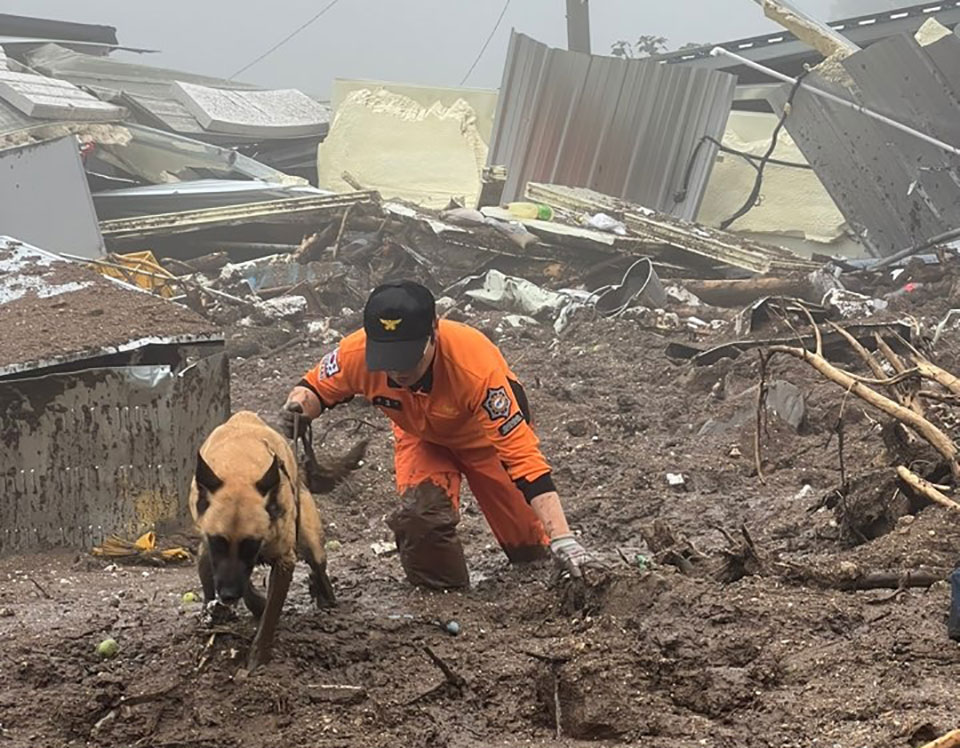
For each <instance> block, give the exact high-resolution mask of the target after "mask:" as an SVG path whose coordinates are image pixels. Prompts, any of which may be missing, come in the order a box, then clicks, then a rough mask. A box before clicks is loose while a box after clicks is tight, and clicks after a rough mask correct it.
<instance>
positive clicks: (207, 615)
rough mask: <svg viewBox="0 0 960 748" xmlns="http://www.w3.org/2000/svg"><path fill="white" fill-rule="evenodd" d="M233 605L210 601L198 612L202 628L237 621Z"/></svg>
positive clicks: (237, 617) (235, 609)
mask: <svg viewBox="0 0 960 748" xmlns="http://www.w3.org/2000/svg"><path fill="white" fill-rule="evenodd" d="M239 618H240V616H239V615H238V614H237V607H236V606H235V605H224V604H223V603H222V602H220V601H219V600H211V601H210V602H208V603H207V604H206V605H204V606H203V609H202V610H201V611H200V623H201V624H202V625H204V626H218V625H220V624H224V623H231V622H233V621H237V620H239Z"/></svg>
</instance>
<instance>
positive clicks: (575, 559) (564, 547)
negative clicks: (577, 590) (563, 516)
mask: <svg viewBox="0 0 960 748" xmlns="http://www.w3.org/2000/svg"><path fill="white" fill-rule="evenodd" d="M550 553H552V554H553V558H554V559H555V560H556V562H557V563H558V564H559V565H560V566H561V567H562V568H563V570H564V571H566V572H567V573H569V574H570V576H571V577H574V578H576V579H579V578H580V577H582V576H583V571H584V569H587V568H593V569H598V570H602V569H603V568H604V566H603V564H602V563H600V561H598V560H597V559H595V558H594V557H593V556H592V555H591V554H590V552H589V551H588V550H587V549H586V548H584V547H583V546H582V545H580V543H579V541H578V540H577V539H576V538H575V537H573V535H572V534H568V535H558V536H557V537H555V538H554V539H553V540H551V541H550Z"/></svg>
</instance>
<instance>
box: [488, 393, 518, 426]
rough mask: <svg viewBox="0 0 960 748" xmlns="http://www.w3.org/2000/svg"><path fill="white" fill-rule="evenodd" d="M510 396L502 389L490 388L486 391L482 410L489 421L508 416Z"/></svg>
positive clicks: (510, 403) (510, 404)
mask: <svg viewBox="0 0 960 748" xmlns="http://www.w3.org/2000/svg"><path fill="white" fill-rule="evenodd" d="M512 405H513V403H512V402H511V401H510V396H509V395H508V394H507V390H506V389H505V388H503V387H491V388H490V389H488V390H487V398H486V400H484V401H483V409H484V410H485V411H487V415H488V416H490V420H491V421H496V420H499V419H500V418H506V417H507V416H508V415H510V406H512Z"/></svg>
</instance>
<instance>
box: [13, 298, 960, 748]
mask: <svg viewBox="0 0 960 748" xmlns="http://www.w3.org/2000/svg"><path fill="white" fill-rule="evenodd" d="M938 311H939V310H938ZM493 322H494V323H495V322H496V320H495V319H494V320H493ZM477 324H478V325H479V324H480V322H479V321H478V322H477ZM492 334H496V333H495V332H494V333H492ZM956 340H957V334H956V333H950V334H948V336H947V337H946V338H945V339H944V340H943V341H941V344H940V346H939V347H940V348H942V349H943V350H944V356H945V360H947V361H948V362H949V363H950V365H952V364H953V363H954V361H953V360H952V359H954V358H955V356H953V354H952V351H953V350H954V349H953V348H952V347H951V346H953V345H954V344H955V343H956ZM279 342H283V341H278V343H276V344H279ZM498 342H499V344H500V345H501V347H502V348H503V349H504V351H505V352H506V354H507V356H508V359H509V360H510V361H511V362H512V363H513V365H514V368H515V370H516V371H517V373H518V374H519V375H520V376H521V378H522V379H523V380H524V381H525V383H526V385H527V387H528V392H529V395H530V400H531V404H532V406H533V409H534V416H535V419H536V422H537V425H538V430H539V433H540V435H541V438H542V440H543V442H544V448H545V451H546V454H547V455H548V458H549V459H550V460H551V462H552V463H553V465H554V467H555V474H556V478H557V483H558V486H559V488H560V492H561V495H562V496H563V498H564V501H565V504H566V506H567V508H568V515H569V517H570V520H571V524H572V525H573V526H574V527H575V528H576V529H577V530H578V531H582V534H583V539H584V542H585V543H586V544H587V545H588V546H589V547H591V548H593V549H595V550H596V551H598V552H599V554H600V555H601V556H602V557H603V559H604V560H605V561H606V562H607V563H608V564H609V565H610V567H611V573H610V575H609V577H608V578H606V579H605V580H601V581H599V582H598V584H596V586H593V587H590V588H587V589H583V588H578V587H574V586H571V585H570V584H569V583H567V582H563V581H559V582H557V581H556V580H554V579H553V578H552V574H551V571H552V570H551V569H550V567H549V565H540V566H533V567H514V568H511V567H509V566H508V565H507V564H506V562H505V559H504V557H503V555H502V553H501V552H500V551H499V549H498V548H497V547H495V545H494V544H493V538H492V536H491V534H490V532H489V530H488V529H487V528H486V526H485V524H484V520H483V518H482V516H481V515H480V514H479V513H478V511H477V509H476V507H475V504H473V502H472V500H471V499H470V498H469V497H466V498H465V501H464V513H463V521H462V523H461V531H462V535H463V538H464V542H465V545H466V548H467V553H468V559H469V563H470V565H471V573H472V576H473V579H474V582H475V584H474V588H473V589H472V590H471V591H469V592H465V593H449V594H430V593H423V592H420V591H417V590H413V589H411V588H410V587H409V586H408V585H407V584H406V582H405V581H404V579H403V575H402V571H401V569H400V566H399V563H398V561H397V559H396V557H395V556H389V555H387V556H378V555H375V554H374V552H373V550H372V549H371V546H372V545H373V544H375V543H378V542H380V541H384V540H389V532H388V531H387V529H386V526H385V524H384V522H383V516H384V514H385V513H386V512H387V511H388V509H389V508H390V507H391V506H392V504H393V502H394V501H395V499H394V494H393V485H392V460H391V445H390V441H389V437H388V432H387V431H386V428H385V427H386V420H385V419H384V418H383V417H381V416H380V415H379V414H378V413H377V412H376V411H374V410H373V409H372V408H370V407H368V406H366V405H364V404H363V403H361V402H359V401H358V400H355V401H354V402H352V403H350V404H348V405H345V406H341V407H340V408H338V409H336V410H335V411H333V412H331V413H329V414H326V415H325V416H324V417H323V419H322V420H321V421H319V422H318V423H317V427H316V431H315V441H320V440H321V438H322V440H323V445H322V446H321V447H320V449H321V450H324V449H330V450H331V451H332V452H336V453H339V452H343V451H345V450H346V448H347V447H349V446H350V445H351V444H352V443H353V442H354V441H356V440H357V439H358V438H359V437H361V436H362V437H369V438H370V439H371V444H370V448H369V451H368V455H367V459H366V463H365V465H364V467H362V468H361V469H360V470H358V471H356V472H354V473H352V474H351V475H350V477H349V479H348V481H347V482H346V483H345V484H343V485H341V486H339V487H338V488H337V489H336V490H335V491H334V492H333V493H332V494H330V495H328V496H324V497H321V498H320V504H321V507H322V510H323V511H324V516H325V518H326V520H327V522H328V525H329V528H328V538H330V539H334V540H337V541H339V543H340V544H341V545H340V547H339V548H338V549H336V550H333V551H331V553H330V571H331V576H332V578H333V582H334V585H335V587H336V589H337V592H338V595H339V598H340V605H339V607H337V608H336V609H334V610H332V611H322V612H321V611H316V610H314V609H312V608H311V607H310V604H309V598H308V595H307V590H306V579H305V577H306V572H305V569H304V568H299V569H298V573H297V577H296V579H295V582H294V587H293V589H292V592H291V596H290V598H289V599H288V603H287V606H286V608H285V611H284V616H283V619H282V622H281V627H280V631H279V634H278V641H277V647H276V652H275V659H274V661H273V662H272V663H271V664H270V665H268V666H267V667H265V668H263V669H261V670H259V671H257V672H254V673H252V674H249V675H248V674H246V673H245V672H244V671H242V665H243V662H244V656H245V653H246V650H247V646H248V642H249V638H250V637H251V636H252V632H253V625H252V622H251V620H250V618H249V615H248V614H247V613H246V612H245V611H241V619H240V621H239V622H236V623H232V624H228V625H226V626H225V627H223V628H222V629H219V630H218V633H216V635H215V636H213V635H212V634H211V632H210V631H209V630H206V629H204V628H203V627H201V625H200V623H199V621H198V608H199V606H198V605H196V604H189V603H183V602H182V601H181V596H182V595H183V593H184V592H186V591H188V590H194V591H199V590H198V584H197V580H196V571H195V569H194V568H193V567H192V566H187V567H180V568H164V569H156V568H143V567H130V566H127V567H121V568H120V569H118V570H105V569H104V568H103V567H104V564H102V563H100V562H97V561H94V560H93V559H91V558H90V557H88V556H86V555H81V556H77V555H76V554H69V553H60V554H52V555H49V554H48V555H38V556H30V557H16V558H8V559H3V560H2V561H0V635H2V636H3V642H4V646H3V648H2V650H0V746H4V745H9V746H11V747H13V746H17V747H19V746H24V747H26V746H31V747H33V746H51V747H53V746H102V747H103V748H112V747H117V748H120V747H121V746H122V747H123V748H130V747H131V746H151V747H152V748H166V747H170V748H172V747H173V746H185V747H189V748H197V747H199V748H206V747H208V746H209V747H210V748H213V747H214V746H218V747H219V746H264V747H270V746H277V747H278V748H279V747H280V746H283V747H284V748H289V747H292V746H380V745H383V746H387V745H390V746H397V745H411V746H414V745H415V746H420V745H424V746H469V747H472V748H479V747H480V746H513V745H521V744H523V745H546V744H551V745H553V744H557V745H587V744H596V742H597V741H599V742H600V743H601V744H609V745H615V744H631V745H644V746H649V747H650V748H668V747H669V748H693V747H694V746H697V747H700V746H712V747H716V748H744V747H747V748H753V747H756V748H788V747H791V746H795V747H796V748H800V747H803V748H809V747H810V746H838V747H841V748H859V747H860V746H864V747H867V746H869V747H870V748H913V747H914V746H918V745H921V744H922V743H924V742H925V741H928V740H931V739H932V738H934V737H936V736H937V735H939V734H941V733H943V732H946V731H947V730H949V729H952V728H954V727H956V719H957V713H958V712H957V704H958V703H960V648H958V646H957V645H956V644H954V643H952V642H950V641H949V640H948V639H947V637H946V627H945V620H946V612H947V603H948V590H947V587H946V584H945V583H937V584H935V585H934V586H933V587H931V588H929V589H905V590H903V591H901V592H900V593H899V594H897V595H895V596H893V595H891V593H892V590H869V591H843V590H840V589H836V588H832V587H830V586H829V585H828V584H826V583H823V584H821V583H819V582H816V581H808V582H806V583H803V582H799V581H796V577H795V576H791V575H790V574H788V573H785V572H784V569H785V568H787V567H790V568H794V569H795V568H802V569H807V570H816V571H817V573H818V574H819V575H820V578H823V579H827V578H831V577H832V576H842V575H843V574H850V573H852V572H851V570H859V571H862V572H878V571H888V572H895V573H902V572H904V571H908V570H915V569H920V568H923V569H927V570H932V571H933V572H934V573H942V574H943V575H944V576H945V575H946V574H947V573H948V572H949V571H950V570H951V569H952V568H953V566H954V565H955V563H956V561H957V557H958V555H960V554H958V551H960V528H958V527H957V523H956V520H955V519H953V518H951V517H950V516H948V514H947V513H946V512H945V511H944V510H942V509H940V508H936V507H927V508H923V509H922V510H920V511H917V508H916V507H911V506H910V505H909V502H902V500H901V499H902V497H900V496H898V494H897V491H896V487H895V484H894V482H893V480H892V479H891V478H890V475H889V473H890V472H892V471H891V470H890V465H891V464H892V462H891V459H890V455H889V454H888V453H887V451H886V447H885V444H884V440H883V438H882V435H881V433H880V429H881V426H882V419H881V418H880V417H879V415H878V414H877V413H876V412H874V411H870V410H865V409H864V408H863V407H861V405H860V403H859V402H848V403H847V404H846V406H845V416H844V457H845V468H846V476H845V477H846V478H847V479H848V480H850V481H851V483H850V485H851V486H852V488H850V489H848V492H847V494H848V495H847V496H846V499H848V500H849V501H850V502H854V501H865V499H864V498H863V497H864V496H866V495H867V494H868V493H869V494H871V495H872V496H873V500H872V502H868V504H870V505H871V506H874V507H875V506H880V507H881V509H883V508H884V507H887V508H888V509H889V511H881V512H879V514H883V515H884V517H883V518H881V520H882V522H885V523H886V525H885V526H883V527H882V528H879V529H878V530H877V532H876V533H875V534H876V537H875V538H874V539H870V540H867V542H863V538H862V537H860V538H858V537H856V533H852V532H850V531H849V529H850V528H846V527H845V526H844V525H845V523H844V522H843V519H842V518H843V515H842V513H838V511H837V506H836V505H837V501H836V497H835V489H836V488H837V487H838V486H840V484H841V476H840V472H839V460H838V451H837V438H836V435H835V433H834V431H835V424H836V422H837V416H838V413H839V409H840V407H841V402H842V400H843V391H842V390H840V389H839V388H837V387H836V386H835V385H832V384H829V383H827V382H825V381H823V380H821V379H819V378H818V376H817V375H816V374H815V373H814V372H813V371H812V370H811V369H809V368H808V367H806V366H805V365H804V364H803V363H801V362H797V361H794V360H787V359H786V358H783V359H775V360H774V362H773V363H772V364H771V369H770V371H769V372H768V378H769V379H770V380H771V381H787V380H789V381H790V382H792V383H793V384H794V385H796V386H798V387H799V388H800V389H801V390H802V391H803V394H804V397H805V404H806V413H805V418H804V419H803V421H802V423H800V424H799V426H798V427H797V428H796V429H795V428H794V427H792V426H789V425H787V424H786V423H784V422H783V421H781V420H780V419H778V418H777V417H775V416H773V415H771V416H770V418H769V420H768V425H767V431H766V433H765V434H764V437H763V457H764V459H763V463H762V472H763V475H764V480H765V482H761V480H760V479H759V478H758V476H757V474H756V465H755V460H754V442H753V440H754V434H755V407H756V400H757V389H756V388H757V384H758V381H759V370H758V364H757V359H756V357H755V356H751V355H744V356H741V357H740V358H739V359H737V360H736V361H725V362H722V363H720V364H717V365H714V366H712V367H708V368H703V369H699V370H691V369H690V368H689V367H687V366H681V365H677V364H674V363H671V362H670V361H669V360H667V359H666V358H665V357H664V354H663V350H664V345H665V342H666V341H665V339H664V338H662V337H660V336H658V335H656V334H653V333H651V332H649V331H645V330H642V329H640V327H639V326H638V325H637V324H636V323H634V322H631V321H628V320H622V321H620V322H618V323H613V322H583V323H580V324H579V326H578V327H577V328H576V329H574V330H572V331H570V333H569V334H568V335H566V336H565V337H564V338H563V339H562V340H561V341H560V342H558V343H552V338H551V336H550V335H549V334H548V332H547V331H546V330H541V329H539V328H535V329H532V330H525V331H519V332H518V331H513V332H507V333H503V334H502V335H500V336H499V338H498ZM322 350H323V349H322V348H320V347H315V346H309V345H301V346H294V347H291V348H287V349H286V350H284V351H283V352H282V353H280V354H278V355H277V356H275V357H274V358H271V359H268V360H263V359H251V360H249V361H247V362H246V363H245V364H244V365H243V366H241V367H234V374H233V377H234V381H233V389H232V395H233V405H234V408H235V409H239V408H252V409H254V410H257V411H259V412H260V413H262V414H263V415H264V416H265V417H267V418H268V419H272V418H273V414H274V411H275V410H276V408H277V407H278V406H279V404H280V403H281V402H282V399H283V397H284V395H285V393H286V391H287V389H288V388H289V386H290V385H291V384H292V383H293V382H295V381H296V380H297V379H298V378H299V376H300V375H301V374H302V372H303V370H304V369H306V367H307V366H309V365H311V364H312V363H313V362H315V361H316V360H317V359H319V357H320V356H321V355H322ZM832 433H833V434H834V435H833V437H832V438H831V434H832ZM668 472H670V473H680V474H682V475H683V477H684V485H683V486H682V487H680V488H671V487H670V486H669V485H668V482H667V478H666V474H667V473H668ZM871 475H875V476H879V477H877V478H871V477H869V476H871ZM865 476H866V477H865ZM857 481H860V482H861V483H862V487H863V490H860V491H858V490H856V486H858V485H860V483H857ZM831 499H832V500H831ZM898 502H899V503H898ZM888 505H889V507H888ZM911 511H913V512H915V514H909V512H911ZM904 512H907V514H904ZM657 519H659V520H661V521H662V522H665V523H666V524H667V525H668V526H669V527H670V528H672V530H673V531H674V532H676V533H677V534H680V535H683V536H684V537H685V538H686V539H687V540H688V541H690V542H691V543H692V544H693V546H695V547H696V548H697V549H698V550H699V551H700V552H701V553H703V554H705V555H707V556H711V557H717V556H718V555H719V554H720V552H721V551H722V550H723V549H724V548H727V546H728V545H729V541H728V540H727V539H725V537H724V534H723V533H722V532H721V529H720V528H722V529H724V530H726V531H727V532H728V533H729V534H730V535H731V537H734V538H735V537H738V530H739V528H740V526H741V525H745V526H746V527H747V528H748V530H749V533H750V535H751V537H752V538H753V541H754V543H755V547H756V549H757V552H758V554H759V557H760V571H759V573H756V574H749V575H747V576H744V577H742V578H740V579H738V580H737V581H735V582H732V583H730V584H726V585H724V584H721V583H719V582H717V581H715V580H714V579H713V578H712V577H711V576H710V575H709V574H703V573H698V574H695V575H694V576H685V575H683V574H681V573H680V572H679V571H677V569H676V568H674V567H673V566H670V565H658V564H653V565H652V567H651V566H649V565H648V566H647V567H646V568H641V566H642V565H637V564H636V563H635V562H636V558H637V555H638V554H642V555H643V556H644V557H649V556H650V555H651V554H650V550H649V548H647V547H646V545H645V543H644V540H643V532H642V531H643V529H644V527H645V526H647V525H649V523H652V522H653V521H654V520H657ZM861 530H862V528H861ZM449 620H456V621H457V622H458V623H459V624H460V626H461V633H460V634H459V635H458V636H452V635H450V634H449V633H447V632H445V631H444V630H442V629H441V628H440V626H438V625H435V624H433V623H431V622H432V621H439V622H441V623H444V622H447V621H449ZM106 636H112V637H114V638H115V639H116V640H117V641H118V642H119V645H120V651H119V654H118V655H117V657H116V658H114V659H112V660H108V661H101V660H99V659H98V658H97V656H96V655H95V654H94V647H95V646H96V644H97V642H99V641H100V640H101V639H102V638H104V637H106ZM212 636H213V639H212V643H211V637H212ZM425 647H429V648H430V649H431V651H432V652H433V653H435V654H436V655H437V656H438V657H439V658H441V659H442V660H443V661H444V662H445V663H446V664H447V665H448V666H449V668H450V670H451V672H452V674H453V675H454V676H455V677H453V678H452V679H448V678H447V677H446V676H445V675H444V673H443V672H442V671H441V669H440V668H439V667H437V666H436V665H435V664H434V663H433V662H432V660H431V658H430V657H429V655H428V654H427V652H426V651H425ZM200 663H202V666H198V665H199V664H200ZM457 676H458V677H457ZM460 678H462V681H460ZM125 700H126V703H125ZM557 704H559V715H558V714H557V708H556V706H557ZM558 723H559V730H560V733H561V736H562V737H561V738H560V740H559V741H557V740H556V737H555V736H556V731H557V725H558Z"/></svg>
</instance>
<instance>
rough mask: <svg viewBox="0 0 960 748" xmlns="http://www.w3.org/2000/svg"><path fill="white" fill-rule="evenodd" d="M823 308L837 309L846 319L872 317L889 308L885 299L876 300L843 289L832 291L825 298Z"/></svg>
mask: <svg viewBox="0 0 960 748" xmlns="http://www.w3.org/2000/svg"><path fill="white" fill-rule="evenodd" d="M823 306H824V307H825V308H827V309H836V310H837V312H839V313H840V316H841V317H844V318H848V319H849V318H859V317H871V316H873V315H874V314H875V313H876V312H879V311H882V310H884V309H886V308H887V302H886V301H884V300H883V299H874V298H871V297H869V296H865V295H863V294H859V293H854V292H853V291H847V290H842V289H837V288H835V289H832V290H830V291H828V292H827V293H826V295H825V296H824V297H823Z"/></svg>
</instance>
